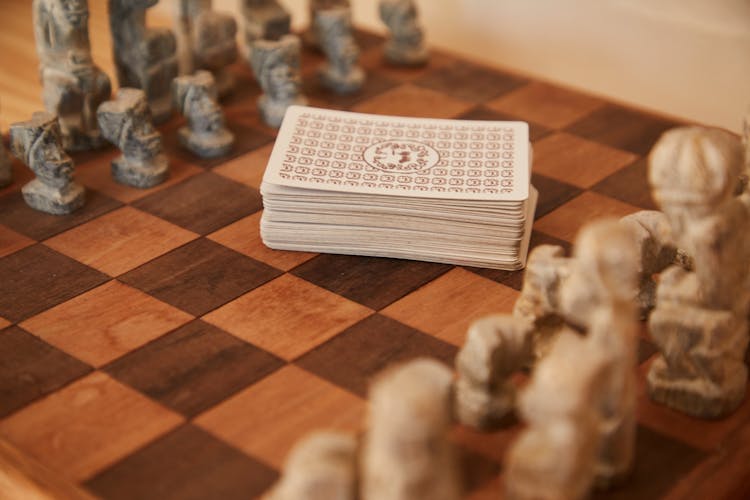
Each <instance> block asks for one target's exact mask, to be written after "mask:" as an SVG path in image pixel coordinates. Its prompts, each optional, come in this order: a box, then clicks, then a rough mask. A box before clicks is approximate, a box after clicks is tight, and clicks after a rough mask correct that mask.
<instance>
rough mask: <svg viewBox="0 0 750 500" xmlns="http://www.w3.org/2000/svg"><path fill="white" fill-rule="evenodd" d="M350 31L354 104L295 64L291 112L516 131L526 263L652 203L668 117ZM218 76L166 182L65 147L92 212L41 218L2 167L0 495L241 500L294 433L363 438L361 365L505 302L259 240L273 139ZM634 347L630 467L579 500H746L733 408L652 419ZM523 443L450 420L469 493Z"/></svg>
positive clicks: (245, 95)
mask: <svg viewBox="0 0 750 500" xmlns="http://www.w3.org/2000/svg"><path fill="white" fill-rule="evenodd" d="M357 37H358V40H359V42H360V45H361V48H362V51H363V54H362V63H363V66H364V67H365V69H366V70H367V72H368V80H367V84H366V85H365V87H364V89H363V90H362V91H361V92H359V93H357V94H353V95H347V96H340V95H333V94H331V93H329V92H327V91H325V90H323V89H322V88H321V87H320V86H319V85H318V84H317V83H316V78H315V71H316V68H317V66H318V65H319V64H320V63H321V62H322V57H321V55H320V54H318V53H316V52H313V51H311V50H307V49H306V50H305V51H304V53H303V60H304V63H303V68H302V70H303V77H304V81H305V84H304V87H305V93H306V94H307V96H308V97H309V98H310V101H311V104H312V105H314V106H319V107H324V108H331V109H343V110H352V111H360V112H366V113H378V114H393V115H404V116H417V117H436V118H459V119H472V120H523V121H527V122H528V123H529V124H530V127H531V128H530V130H531V139H532V141H533V147H534V165H533V184H534V185H535V186H536V188H537V189H538V190H539V193H540V198H539V204H538V208H537V212H536V218H535V222H534V226H533V236H532V243H531V246H532V248H533V247H534V246H536V245H539V244H557V245H562V246H564V247H566V248H567V249H570V246H571V243H572V242H573V241H574V238H575V236H576V232H577V231H578V229H579V228H580V227H581V226H582V225H583V224H584V223H586V222H587V221H590V220H592V219H595V218H598V217H603V216H610V217H620V216H624V215H626V214H629V213H632V212H635V211H637V210H640V209H650V208H654V205H653V202H652V201H651V199H650V196H649V193H648V189H647V181H646V160H645V156H646V154H647V153H648V151H649V149H650V148H651V146H652V145H653V143H654V141H655V140H656V139H657V138H658V136H659V135H660V134H661V133H662V132H663V131H664V130H666V129H668V128H670V127H673V126H675V125H679V123H678V122H676V121H674V120H672V119H669V118H665V117H661V116H656V115H654V114H650V113H646V112H643V111H640V110H636V109H632V108H629V107H626V106H623V105H620V104H617V103H613V102H609V101H607V100H604V99H601V98H596V97H592V96H588V95H584V94H582V93H578V92H575V91H572V90H569V89H565V88H561V87H559V86H556V85H552V84H550V83H545V82H542V81H537V80H534V79H530V78H528V77H525V76H522V75H517V74H512V73H509V72H506V71H500V70H497V69H493V68H489V67H485V66H482V65H478V64H476V63H472V62H469V61H466V60H462V59H460V58H458V57H456V56H453V55H451V54H448V53H443V52H437V51H436V52H434V53H433V55H432V58H431V61H430V63H429V65H427V66H426V67H423V68H418V69H403V68H395V67H391V66H388V65H387V64H385V63H384V61H383V59H382V52H381V49H382V39H381V38H379V37H378V36H375V35H372V34H369V33H365V32H358V33H357ZM234 72H235V74H236V76H237V79H238V87H237V90H236V92H235V93H234V94H233V95H232V96H231V97H230V98H228V99H227V100H226V101H224V103H223V104H224V109H225V113H226V118H227V123H228V126H229V127H230V128H231V129H232V130H233V131H234V133H235V134H236V136H237V141H236V145H235V148H234V150H233V151H232V153H231V155H230V156H228V157H226V158H222V159H214V160H201V159H198V158H196V157H194V156H192V155H191V154H189V153H187V152H186V151H184V150H182V149H181V148H180V147H179V146H178V144H177V134H176V131H177V128H178V127H179V126H181V125H182V123H183V120H182V119H181V118H179V117H174V118H173V119H172V121H170V122H169V123H167V124H166V125H164V126H163V127H161V131H162V133H163V138H164V142H165V148H166V150H167V152H168V155H169V158H170V161H171V178H170V179H169V180H168V182H166V183H165V184H163V185H160V186H158V187H156V188H153V189H148V190H138V189H133V188H129V187H126V186H123V185H120V184H117V183H115V182H114V181H113V180H112V178H111V176H110V165H109V164H110V160H111V159H112V158H113V157H114V156H115V155H116V154H117V153H116V152H115V150H113V149H103V150H100V151H96V152H87V153H82V154H75V155H74V159H75V161H76V164H77V179H78V180H79V182H81V183H82V184H84V185H85V186H86V188H87V189H88V201H87V203H86V205H85V206H84V208H83V209H81V210H80V211H78V212H76V213H75V214H73V215H70V216H51V215H45V214H42V213H39V212H36V211H33V210H32V209H30V208H29V207H27V206H26V205H25V204H24V202H23V200H22V197H21V194H20V191H19V190H20V188H21V186H22V185H23V184H24V183H26V182H27V181H28V180H29V179H30V178H31V174H30V172H29V171H28V169H26V168H25V167H23V166H22V165H21V164H20V163H16V164H15V166H14V171H15V183H14V184H13V185H12V186H10V187H8V188H6V189H4V190H3V191H1V192H0V328H2V330H0V497H1V498H18V497H17V496H15V497H14V494H13V492H16V491H22V490H20V489H12V488H13V487H14V486H11V484H13V481H11V482H8V478H9V477H10V478H15V479H16V482H15V484H16V486H15V487H18V488H20V487H21V486H18V485H19V484H20V485H23V484H25V483H28V482H31V483H34V482H36V483H38V484H41V485H42V487H43V488H44V489H46V490H47V491H50V492H52V496H53V497H54V498H88V497H89V495H93V496H95V497H101V498H104V499H136V498H137V499H151V498H153V499H164V498H180V499H183V498H196V499H197V498H221V499H232V498H243V499H245V498H257V497H259V496H260V495H262V493H263V492H264V491H265V490H267V489H268V488H269V487H270V486H271V485H272V484H273V483H274V481H275V480H276V479H277V478H278V477H279V474H280V471H281V470H282V468H283V464H284V458H285V456H286V454H287V452H288V451H289V450H290V448H291V447H292V446H293V445H294V443H295V442H296V441H297V440H298V439H299V438H300V437H302V436H303V435H305V434H307V433H308V432H310V431H313V430H316V429H324V428H333V429H343V430H349V431H355V432H356V431H358V430H361V429H362V426H363V419H364V417H365V414H366V395H367V387H368V381H369V380H370V379H371V378H372V376H373V375H374V374H375V373H376V372H378V371H380V370H381V369H383V368H384V367H386V366H388V365H389V364H391V363H395V362H398V361H403V360H407V359H411V358H414V357H417V356H430V357H434V358H437V359H439V360H442V361H444V362H445V363H448V364H452V363H453V359H454V356H455V354H456V352H457V350H458V348H459V347H460V346H461V345H462V343H463V341H464V337H465V333H466V329H467V327H468V325H469V324H470V323H471V322H472V321H473V320H475V319H477V318H478V317H481V316H483V315H486V314H489V313H497V312H510V311H511V308H512V306H513V304H514V302H515V300H516V298H517V297H518V295H519V290H520V288H521V285H522V280H523V273H522V272H508V271H497V270H488V269H476V268H467V267H460V266H458V267H457V266H450V265H444V264H434V263H425V262H417V261H407V260H390V259H380V258H365V257H354V256H339V255H317V254H311V253H297V252H283V251H274V250H270V249H268V248H266V247H265V246H264V245H263V244H262V242H261V240H260V236H259V221H260V217H261V213H262V208H263V205H262V200H261V196H260V194H259V191H258V189H259V185H260V182H261V178H262V176H263V172H264V168H265V166H266V162H267V161H268V158H269V155H270V152H271V149H272V147H273V143H274V137H275V133H276V132H275V131H274V130H272V129H270V128H268V127H266V126H264V125H263V123H262V122H261V120H260V118H259V115H258V112H257V108H256V99H257V97H258V96H259V94H260V89H259V88H258V86H257V84H256V83H255V81H254V79H253V77H252V75H251V73H250V70H249V68H248V67H247V66H246V65H245V64H241V63H238V64H237V65H236V67H235V68H234ZM6 140H7V137H6ZM654 353H655V347H654V345H653V344H652V343H651V342H650V341H649V340H648V337H647V334H646V333H645V332H644V334H643V336H642V338H641V339H640V349H639V362H640V365H639V368H638V373H639V387H640V389H639V396H638V404H639V410H638V411H639V417H638V421H639V426H638V438H637V457H636V466H635V471H634V473H633V475H632V477H631V478H630V479H629V480H628V481H627V482H625V483H624V484H623V485H622V486H621V487H619V488H617V489H614V490H612V491H610V492H606V493H596V494H595V497H596V498H638V499H645V498H740V497H745V498H747V495H749V494H750V399H748V400H747V401H746V402H745V404H744V405H743V406H742V407H741V408H740V409H739V410H737V411H736V412H735V413H734V414H733V415H731V416H730V417H728V418H726V419H723V420H717V421H703V420H698V419H693V418H690V417H687V416H685V415H682V414H680V413H677V412H675V411H672V410H670V409H668V408H665V407H663V406H660V405H657V404H654V403H652V402H651V401H650V400H649V398H648V396H647V394H646V392H645V380H644V377H645V373H646V371H647V369H648V367H649V363H650V362H651V360H652V357H653V355H654ZM519 428H520V425H518V424H516V425H510V426H509V427H507V428H505V429H503V430H501V431H498V432H493V433H488V434H484V433H479V432H475V431H472V430H470V429H467V428H462V427H459V426H457V427H456V428H455V430H454V431H453V433H452V439H454V440H455V442H456V445H457V447H458V449H459V450H460V452H461V457H462V468H463V471H464V475H465V487H466V488H465V489H466V498H469V499H472V500H479V499H494V498H500V497H501V489H502V488H501V483H502V461H503V455H504V453H505V451H506V450H507V449H508V445H509V443H510V442H511V441H512V440H513V439H514V437H515V436H516V435H517V434H518V432H519ZM561 458H562V457H561ZM3 481H5V482H3ZM4 488H5V492H3V489H4ZM9 492H11V493H9Z"/></svg>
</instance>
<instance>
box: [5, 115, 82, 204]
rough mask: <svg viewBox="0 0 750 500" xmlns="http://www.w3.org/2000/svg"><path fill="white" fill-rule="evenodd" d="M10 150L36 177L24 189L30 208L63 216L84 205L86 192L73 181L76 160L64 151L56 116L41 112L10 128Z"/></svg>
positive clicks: (22, 190)
mask: <svg viewBox="0 0 750 500" xmlns="http://www.w3.org/2000/svg"><path fill="white" fill-rule="evenodd" d="M10 149H11V151H12V152H13V154H14V155H15V156H16V157H17V158H19V159H20V160H21V161H23V162H24V163H25V164H26V165H28V166H29V168H31V170H32V171H33V172H34V174H35V175H36V179H34V180H33V181H31V182H29V183H28V184H26V185H25V186H24V187H23V188H22V189H21V192H22V193H23V199H24V200H25V201H26V203H27V204H28V205H29V206H30V207H31V208H34V209H36V210H39V211H41V212H46V213H49V214H53V215H64V214H69V213H71V212H73V211H75V210H76V209H78V208H80V207H82V206H83V203H84V201H85V190H84V188H83V186H81V185H80V184H77V183H75V182H73V171H74V166H73V160H71V159H70V157H69V156H68V155H67V154H66V153H65V150H64V149H63V145H62V137H61V132H60V124H59V123H58V121H57V117H55V116H54V115H51V114H49V113H46V112H38V113H34V114H33V115H32V116H31V120H29V121H27V122H22V123H14V124H13V125H11V127H10Z"/></svg>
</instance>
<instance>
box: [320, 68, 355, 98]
mask: <svg viewBox="0 0 750 500" xmlns="http://www.w3.org/2000/svg"><path fill="white" fill-rule="evenodd" d="M318 76H319V78H320V83H321V84H322V85H323V86H324V87H326V88H328V89H330V90H333V91H334V92H336V93H339V94H352V93H354V92H357V91H359V90H361V89H362V86H363V85H364V84H365V72H364V71H363V70H362V68H353V69H352V71H351V72H349V73H347V74H345V75H342V74H341V73H339V72H337V71H334V70H333V68H331V66H326V67H324V68H323V69H322V70H320V73H319V74H318Z"/></svg>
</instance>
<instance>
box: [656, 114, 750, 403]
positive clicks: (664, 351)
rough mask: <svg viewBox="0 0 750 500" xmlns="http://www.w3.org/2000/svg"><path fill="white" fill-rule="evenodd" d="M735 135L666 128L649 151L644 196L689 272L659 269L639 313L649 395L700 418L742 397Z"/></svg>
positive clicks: (745, 303) (740, 201) (742, 240)
mask: <svg viewBox="0 0 750 500" xmlns="http://www.w3.org/2000/svg"><path fill="white" fill-rule="evenodd" d="M744 161H745V160H744V152H743V148H742V145H741V144H740V141H739V140H738V139H737V138H735V137H734V136H732V135H731V134H729V133H727V132H724V131H721V130H716V129H705V128H700V127H683V128H677V129H673V130H670V131H668V132H666V133H665V134H664V135H663V136H662V137H661V138H660V139H659V141H658V142H657V143H656V145H655V146H654V148H653V149H652V150H651V153H650V155H649V182H650V184H651V187H652V193H653V195H654V199H655V200H656V201H657V203H658V204H659V206H660V208H661V210H662V211H663V212H664V214H665V215H666V217H667V219H668V220H669V224H670V227H671V229H672V234H673V235H674V238H675V240H676V243H677V246H678V247H679V248H681V249H684V251H685V252H686V253H687V254H688V255H690V256H691V258H692V264H693V270H692V271H690V270H686V269H684V268H681V267H678V266H672V267H670V268H668V269H667V270H666V271H664V272H663V273H662V274H661V277H660V281H659V285H658V287H657V291H656V308H655V309H654V311H653V312H652V314H651V317H650V318H649V329H650V332H651V336H652V338H653V339H654V341H655V342H656V344H657V345H658V347H659V349H660V352H661V353H660V355H658V357H657V358H656V359H655V361H654V362H653V363H652V365H651V368H650V370H649V373H648V377H647V382H648V391H649V394H650V396H651V398H652V399H654V400H655V401H658V402H661V403H663V404H665V405H667V406H670V407H672V408H674V409H677V410H679V411H683V412H685V413H688V414H690V415H693V416H696V417H702V418H715V417H721V416H724V415H727V414H729V413H731V412H732V411H733V410H734V409H735V408H737V406H739V405H740V403H741V402H742V400H743V398H744V396H745V387H746V383H747V367H746V366H745V363H744V359H743V358H744V355H745V351H746V350H747V345H748V310H749V309H750V294H749V293H748V288H749V286H748V285H749V282H748V276H749V273H748V262H750V240H748V239H747V237H746V234H745V233H746V232H747V230H748V228H749V227H750V210H749V209H748V207H750V194H748V193H747V192H746V191H744V192H742V193H741V194H739V195H737V194H736V193H737V191H738V189H737V186H738V183H740V182H741V180H740V179H741V174H743V172H744V169H745V164H744Z"/></svg>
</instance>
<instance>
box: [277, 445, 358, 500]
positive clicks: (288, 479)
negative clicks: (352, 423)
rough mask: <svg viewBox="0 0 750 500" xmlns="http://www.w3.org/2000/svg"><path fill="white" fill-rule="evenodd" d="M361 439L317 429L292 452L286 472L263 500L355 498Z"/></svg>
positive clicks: (353, 499) (341, 499) (345, 499)
mask: <svg viewBox="0 0 750 500" xmlns="http://www.w3.org/2000/svg"><path fill="white" fill-rule="evenodd" d="M356 497H357V440H356V439H355V438H354V436H351V435H348V434H342V433H338V432H321V431H319V432H315V433H313V434H310V435H309V436H307V437H305V438H304V439H303V440H302V441H300V442H299V443H298V444H297V445H295V447H294V449H293V450H292V451H291V452H290V453H289V457H288V458H287V460H286V464H285V465H284V472H283V475H282V477H281V479H280V480H279V482H278V483H277V484H276V486H274V487H273V489H272V490H271V491H270V492H269V493H268V494H267V495H265V496H264V497H263V500H355V498H356Z"/></svg>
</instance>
